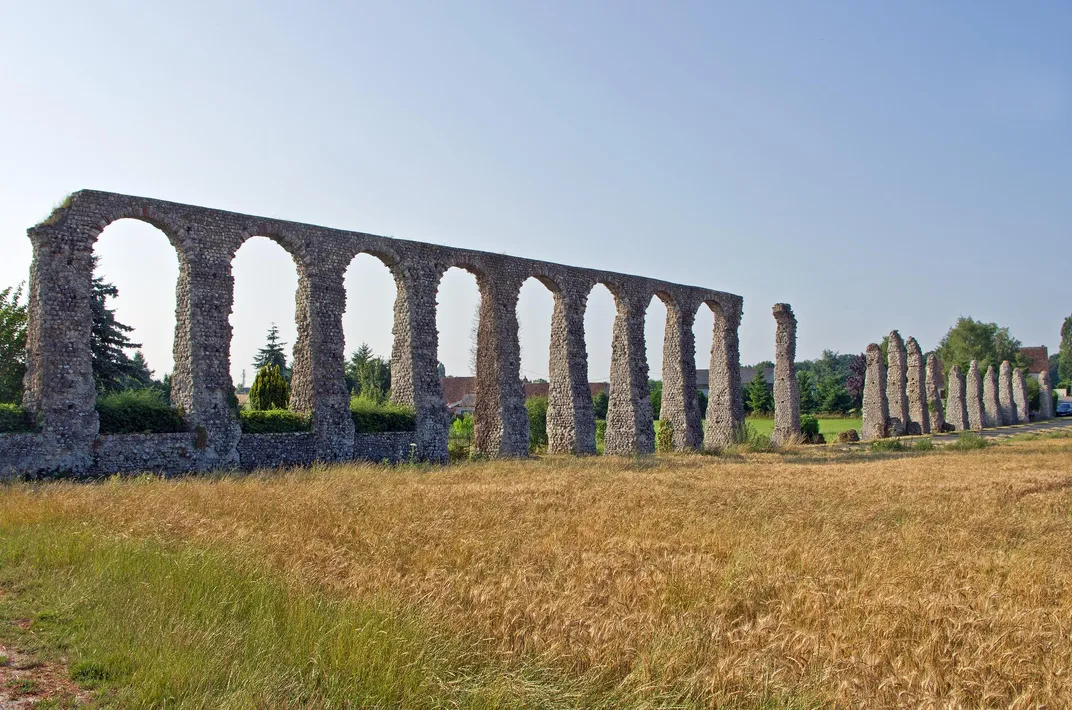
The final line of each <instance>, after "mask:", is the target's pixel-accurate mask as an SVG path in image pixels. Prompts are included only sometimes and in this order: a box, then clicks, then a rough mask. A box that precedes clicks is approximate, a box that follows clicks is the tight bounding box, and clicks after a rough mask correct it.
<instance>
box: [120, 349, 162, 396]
mask: <svg viewBox="0 0 1072 710" xmlns="http://www.w3.org/2000/svg"><path fill="white" fill-rule="evenodd" d="M146 388H153V389H160V382H158V381H156V380H154V379H153V371H152V370H150V369H149V363H148V362H146V361H145V355H144V354H143V353H142V351H141V350H137V351H135V352H134V357H132V358H130V372H128V373H127V374H126V375H124V376H123V377H122V378H121V379H120V382H119V389H120V390H138V389H146Z"/></svg>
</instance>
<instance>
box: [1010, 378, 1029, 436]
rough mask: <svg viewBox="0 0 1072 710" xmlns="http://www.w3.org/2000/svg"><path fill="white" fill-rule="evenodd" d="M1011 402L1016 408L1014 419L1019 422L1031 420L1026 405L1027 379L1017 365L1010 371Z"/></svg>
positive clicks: (1023, 422) (1024, 422)
mask: <svg viewBox="0 0 1072 710" xmlns="http://www.w3.org/2000/svg"><path fill="white" fill-rule="evenodd" d="M1012 403H1013V407H1014V408H1015V410H1016V419H1017V420H1018V421H1019V422H1020V423H1021V424H1026V423H1028V422H1029V421H1031V411H1030V409H1029V408H1028V406H1027V380H1026V379H1025V378H1024V371H1023V370H1022V369H1020V368H1019V367H1017V368H1016V369H1014V370H1013V371H1012Z"/></svg>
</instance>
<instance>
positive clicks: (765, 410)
mask: <svg viewBox="0 0 1072 710" xmlns="http://www.w3.org/2000/svg"><path fill="white" fill-rule="evenodd" d="M745 400H746V401H747V402H748V408H749V409H751V410H752V412H753V413H755V414H770V413H771V412H773V411H774V395H773V394H771V391H770V390H769V389H767V379H766V378H765V377H764V376H763V368H762V367H756V376H755V377H754V378H752V381H751V382H749V383H748V387H747V388H746V389H745Z"/></svg>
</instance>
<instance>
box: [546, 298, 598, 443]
mask: <svg viewBox="0 0 1072 710" xmlns="http://www.w3.org/2000/svg"><path fill="white" fill-rule="evenodd" d="M587 302H588V291H587V288H586V287H583V286H582V287H571V286H568V285H567V286H565V287H563V288H561V289H560V290H557V291H556V292H555V310H554V314H553V315H552V316H551V354H550V355H551V359H550V369H549V372H550V375H551V377H550V379H551V382H550V384H549V385H548V391H547V450H548V452H549V453H552V454H569V453H572V454H594V453H596V417H595V413H594V411H593V409H592V390H591V389H590V388H589V386H588V350H587V347H586V346H585V342H584V311H585V305H586V304H587Z"/></svg>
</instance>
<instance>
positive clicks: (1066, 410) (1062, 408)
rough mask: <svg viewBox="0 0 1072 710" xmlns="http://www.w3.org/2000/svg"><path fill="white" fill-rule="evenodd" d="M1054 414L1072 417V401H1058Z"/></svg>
mask: <svg viewBox="0 0 1072 710" xmlns="http://www.w3.org/2000/svg"><path fill="white" fill-rule="evenodd" d="M1054 414H1056V415H1057V416H1059V417H1072V402H1058V403H1057V411H1056V412H1054Z"/></svg>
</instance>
